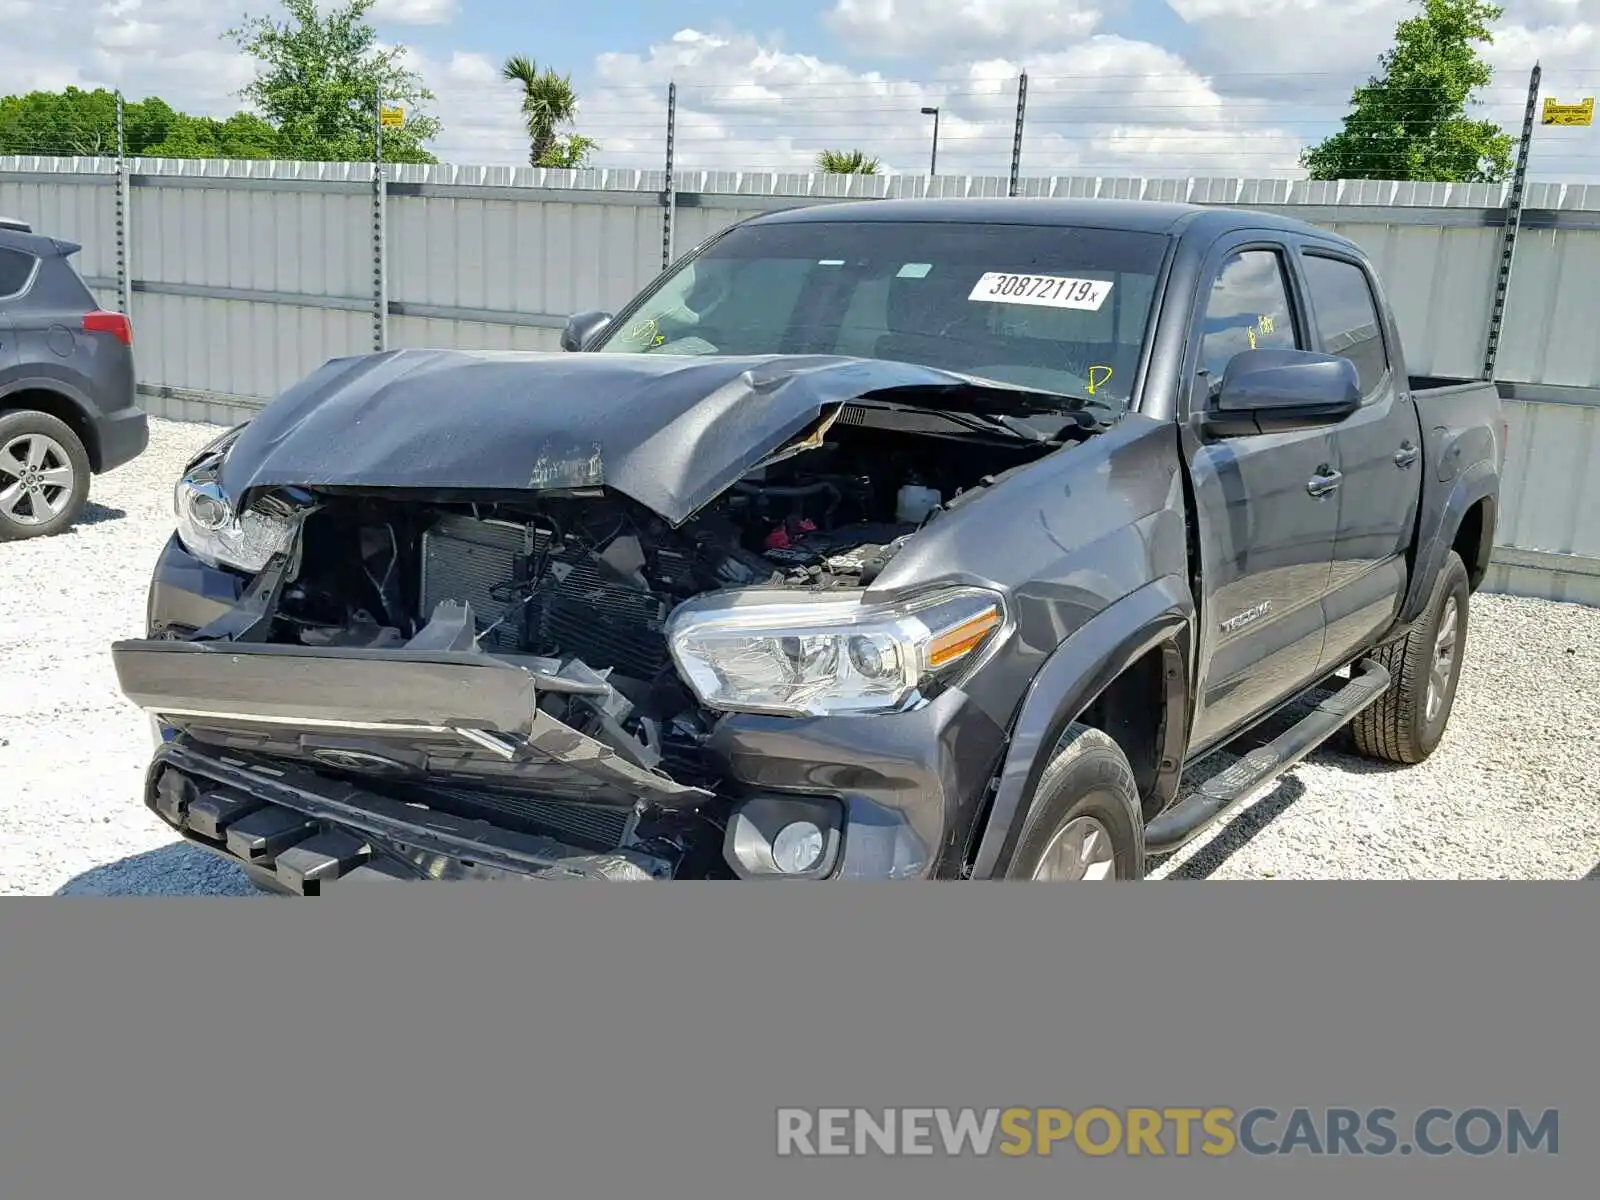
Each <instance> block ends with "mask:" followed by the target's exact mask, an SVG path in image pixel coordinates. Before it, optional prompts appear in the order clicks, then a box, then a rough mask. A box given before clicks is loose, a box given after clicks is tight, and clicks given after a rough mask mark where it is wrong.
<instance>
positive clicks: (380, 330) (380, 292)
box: [372, 87, 389, 353]
mask: <svg viewBox="0 0 1600 1200" xmlns="http://www.w3.org/2000/svg"><path fill="white" fill-rule="evenodd" d="M373 102H374V103H373V109H372V348H373V349H374V350H377V351H379V352H380V353H381V352H383V351H385V350H387V349H388V348H389V262H388V251H387V246H386V238H385V237H384V233H385V230H384V223H385V218H386V217H387V216H388V213H387V209H388V198H389V187H388V184H387V182H386V180H385V178H384V170H383V89H382V88H381V87H380V88H379V89H378V90H377V91H376V92H375V93H374V94H373Z"/></svg>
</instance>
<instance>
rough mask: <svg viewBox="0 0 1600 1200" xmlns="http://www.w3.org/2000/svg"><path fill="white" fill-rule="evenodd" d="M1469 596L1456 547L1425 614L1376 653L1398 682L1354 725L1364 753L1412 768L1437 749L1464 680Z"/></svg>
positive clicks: (1353, 735) (1353, 732)
mask: <svg viewBox="0 0 1600 1200" xmlns="http://www.w3.org/2000/svg"><path fill="white" fill-rule="evenodd" d="M1470 599H1471V586H1470V584H1469V583H1468V580H1467V568H1466V565H1465V564H1464V563H1462V561H1461V558H1460V556H1459V555H1457V554H1456V553H1455V551H1451V552H1450V555H1449V557H1448V558H1446V559H1445V564H1444V567H1443V568H1442V569H1441V570H1440V571H1439V577H1438V579H1436V580H1435V581H1434V584H1433V595H1432V597H1430V598H1429V601H1428V607H1427V608H1426V609H1425V610H1424V611H1423V613H1422V615H1421V616H1420V617H1418V618H1417V619H1416V621H1415V622H1414V623H1413V624H1412V626H1411V628H1410V629H1409V630H1408V631H1407V632H1406V635H1405V637H1403V638H1401V639H1400V640H1399V641H1397V642H1394V643H1391V644H1390V645H1388V646H1385V647H1383V648H1382V649H1381V650H1378V651H1376V652H1375V653H1374V654H1373V655H1372V657H1373V658H1374V659H1375V660H1376V661H1377V662H1378V663H1380V664H1381V665H1382V666H1384V667H1386V668H1387V669H1388V671H1389V674H1390V676H1391V677H1392V679H1393V683H1392V684H1391V685H1390V687H1389V691H1388V692H1387V693H1385V695H1384V697H1383V699H1382V700H1379V701H1378V702H1377V703H1376V704H1374V705H1373V706H1372V707H1371V708H1369V709H1367V710H1366V711H1365V712H1364V713H1362V714H1361V715H1360V716H1359V717H1357V718H1356V719H1355V721H1354V722H1352V724H1351V726H1350V738H1351V741H1352V742H1354V743H1355V748H1356V750H1357V751H1358V752H1359V753H1361V754H1363V755H1365V756H1366V757H1368V758H1373V759H1377V760H1379V761H1381V762H1392V763H1402V764H1405V765H1407V766H1409V765H1412V764H1415V763H1419V762H1422V761H1423V760H1424V759H1425V758H1427V757H1428V756H1429V755H1430V754H1432V753H1433V752H1434V750H1435V749H1437V748H1438V745H1439V741H1440V739H1441V738H1443V737H1444V731H1445V726H1446V725H1448V724H1449V723H1450V710H1451V708H1452V707H1453V706H1454V705H1455V699H1456V685H1457V684H1458V683H1459V682H1460V681H1461V659H1462V652H1463V651H1464V650H1465V649H1466V645H1467V604H1468V601H1469V600H1470Z"/></svg>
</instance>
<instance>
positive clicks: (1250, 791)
mask: <svg viewBox="0 0 1600 1200" xmlns="http://www.w3.org/2000/svg"><path fill="white" fill-rule="evenodd" d="M1389 683H1390V678H1389V672H1388V671H1387V670H1386V669H1385V668H1383V667H1381V666H1379V665H1378V664H1377V663H1375V662H1372V661H1371V660H1370V659H1369V660H1367V661H1366V662H1363V663H1362V664H1361V665H1360V667H1359V668H1357V673H1356V675H1355V677H1354V678H1353V679H1351V680H1350V682H1349V683H1347V684H1345V685H1344V687H1342V688H1340V689H1339V690H1338V691H1337V692H1335V693H1334V694H1333V695H1331V696H1329V697H1328V698H1327V699H1326V700H1324V701H1323V702H1322V703H1321V704H1319V705H1317V707H1316V708H1314V709H1312V710H1311V711H1310V712H1309V713H1307V714H1306V715H1305V716H1304V717H1302V718H1301V719H1300V720H1299V721H1297V722H1296V723H1295V724H1294V725H1292V726H1290V727H1289V728H1288V729H1286V730H1284V731H1283V732H1282V733H1280V734H1279V735H1278V736H1277V737H1275V738H1274V739H1273V740H1272V741H1270V742H1268V743H1267V744H1266V745H1265V746H1261V747H1259V748H1257V749H1255V750H1252V751H1251V752H1250V753H1249V754H1246V755H1245V756H1244V757H1243V758H1241V759H1240V760H1239V761H1238V762H1236V763H1234V764H1233V766H1231V767H1229V768H1228V769H1227V770H1226V771H1222V772H1220V773H1218V774H1217V775H1214V776H1212V777H1211V778H1210V779H1208V780H1206V781H1205V783H1203V784H1201V785H1200V787H1199V788H1198V789H1197V790H1196V791H1195V792H1193V793H1192V794H1191V795H1189V796H1187V797H1185V798H1184V799H1183V800H1181V801H1179V802H1178V803H1177V804H1175V805H1173V807H1171V808H1169V809H1168V810H1167V811H1166V812H1164V813H1162V814H1161V815H1160V816H1158V817H1157V818H1156V819H1155V820H1153V821H1151V822H1150V824H1149V825H1148V826H1147V827H1146V829H1145V852H1146V853H1147V854H1151V855H1156V854H1171V853H1172V852H1173V851H1175V850H1181V849H1182V848H1183V847H1184V846H1186V845H1188V844H1189V843H1190V842H1192V841H1193V840H1194V839H1195V838H1196V837H1198V836H1199V835H1200V834H1201V833H1203V832H1204V831H1205V830H1206V829H1207V828H1208V827H1209V826H1210V825H1211V824H1212V823H1213V822H1215V821H1217V820H1220V819H1221V818H1222V817H1223V816H1225V815H1227V814H1228V813H1229V812H1231V811H1232V810H1234V809H1236V808H1238V807H1239V806H1240V805H1242V804H1243V803H1244V802H1245V801H1246V800H1249V799H1251V798H1253V797H1255V796H1257V795H1259V794H1260V792H1261V789H1262V788H1264V787H1266V786H1267V785H1268V784H1270V783H1272V782H1274V781H1275V780H1276V779H1277V778H1278V777H1279V776H1280V775H1282V774H1283V773H1284V772H1285V771H1287V770H1288V769H1289V768H1290V767H1292V766H1294V765H1295V764H1296V763H1298V762H1300V761H1301V760H1302V759H1303V758H1305V757H1306V756H1307V755H1309V754H1310V753H1311V752H1312V751H1314V750H1316V749H1317V747H1318V746H1320V745H1322V744H1323V743H1324V742H1326V741H1327V740H1328V739H1329V738H1331V737H1332V736H1333V735H1334V734H1336V733H1338V732H1339V730H1341V729H1343V728H1344V727H1345V726H1346V725H1348V724H1350V722H1351V721H1353V720H1355V719H1356V717H1358V716H1360V715H1361V713H1363V712H1365V711H1366V710H1367V709H1369V708H1371V707H1372V706H1373V705H1374V704H1376V703H1377V702H1378V701H1379V700H1381V699H1382V698H1383V694H1384V693H1385V692H1387V691H1388V690H1389Z"/></svg>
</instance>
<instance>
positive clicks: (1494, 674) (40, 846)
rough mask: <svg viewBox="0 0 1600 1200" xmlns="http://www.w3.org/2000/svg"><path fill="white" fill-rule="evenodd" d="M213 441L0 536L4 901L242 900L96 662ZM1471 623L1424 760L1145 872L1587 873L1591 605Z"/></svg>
mask: <svg viewBox="0 0 1600 1200" xmlns="http://www.w3.org/2000/svg"><path fill="white" fill-rule="evenodd" d="M215 432H216V430H215V429H214V428H213V427H210V426H200V425H184V424H179V423H174V422H167V421H155V422H153V423H152V431H151V446H150V450H149V451H148V452H147V453H146V454H145V455H144V456H142V457H141V458H139V459H138V460H136V461H135V462H133V463H131V464H129V465H128V466H126V467H124V468H122V469H121V470H119V471H116V472H114V473H113V474H111V475H108V476H106V477H105V478H103V479H99V480H96V484H95V490H94V493H93V500H94V503H93V504H91V506H90V509H89V511H88V513H87V515H86V516H85V519H84V521H83V523H82V524H81V525H80V526H79V527H78V528H77V529H76V530H75V531H73V532H70V533H68V534H65V535H63V536H61V537H58V538H52V539H46V540H42V541H32V542H21V543H14V544H8V545H0V581H3V582H0V662H4V664H5V673H4V686H3V687H0V781H3V782H0V893H21V894H32V895H40V894H46V895H47V894H52V893H55V894H94V895H128V894H145V895H152V894H175V893H203V894H253V893H252V892H251V889H250V888H249V885H248V884H247V883H246V882H245V881H244V878H243V876H242V875H241V874H240V873H239V872H238V871H237V870H236V869H235V868H233V867H231V866H229V865H228V864H227V863H224V862H222V861H220V860H218V859H216V858H214V857H212V856H211V855H209V854H206V853H205V852H203V851H199V850H193V849H190V848H188V847H186V846H184V845H183V844H182V843H180V842H177V841H175V840H174V839H173V837H172V836H171V834H170V833H169V832H168V831H167V830H166V828H165V827H164V826H163V825H162V824H161V823H160V822H159V821H157V820H156V819H155V818H154V817H153V816H151V815H149V814H148V813H147V812H146V811H145V809H144V808H143V806H142V805H141V804H140V803H139V785H140V780H141V777H142V772H143V767H144V764H145V762H146V760H147V758H148V755H149V752H150V734H149V727H148V725H147V724H146V722H145V720H144V718H143V716H142V715H141V714H140V713H139V712H138V711H137V710H136V709H134V708H133V707H132V706H131V705H129V704H128V703H127V702H126V701H125V700H124V699H123V698H122V696H121V694H120V693H119V692H118V690H117V684H116V676H115V674H114V672H113V671H112V668H111V660H110V656H109V654H108V653H107V647H108V646H109V644H110V643H111V642H112V641H113V640H115V639H116V638H119V637H127V636H136V635H137V634H138V633H139V631H140V629H141V627H142V623H143V610H144V601H145V587H146V584H147V582H148V578H149V570H150V566H151V563H152V561H153V560H154V558H155V555H156V553H157V552H158V550H159V549H160V547H161V544H162V543H163V541H164V540H165V538H166V536H167V533H168V531H169V530H170V528H171V525H170V511H171V509H170V506H171V495H172V483H173V481H174V480H175V479H176V477H177V472H178V470H179V469H180V468H181V466H182V464H183V461H184V459H185V458H186V456H187V455H188V454H189V453H191V452H192V451H193V450H195V449H196V448H198V447H199V446H200V445H201V444H202V443H203V442H205V441H206V440H207V439H209V438H210V437H211V436H213V434H214V433H215ZM1471 630H1472V632H1471V636H1470V638H1469V640H1468V647H1467V660H1466V674H1465V678H1464V679H1463V680H1462V683H1461V687H1460V689H1459V692H1458V694H1457V697H1456V708H1455V714H1454V717H1453V719H1452V721H1451V725H1450V731H1449V733H1448V734H1447V735H1446V738H1445V742H1444V744H1443V745H1442V746H1441V747H1440V749H1439V750H1438V752H1437V753H1435V755H1434V756H1433V758H1432V759H1431V760H1429V761H1428V762H1427V763H1424V764H1423V765H1422V766H1420V767H1414V768H1410V769H1405V770H1398V769H1391V768H1386V767H1383V766H1379V765H1375V764H1372V763H1368V762H1365V761H1363V760H1361V759H1357V758H1354V757H1350V756H1347V755H1345V754H1342V753H1339V752H1337V751H1324V752H1323V753H1321V754H1319V755H1317V756H1315V757H1314V758H1312V759H1310V760H1309V761H1307V762H1306V763H1304V764H1302V765H1301V766H1299V767H1298V768H1297V769H1295V770H1294V771H1293V772H1291V773H1290V774H1289V775H1287V776H1286V777H1285V778H1284V779H1282V780H1281V781H1280V782H1279V783H1278V785H1277V787H1276V788H1275V789H1274V790H1273V791H1272V792H1271V793H1269V794H1268V795H1267V796H1265V797H1263V798H1262V799H1261V800H1259V801H1257V802H1256V803H1255V804H1254V805H1252V806H1251V807H1249V808H1247V809H1245V810H1243V811H1242V812H1240V813H1239V814H1238V815H1236V816H1235V817H1234V818H1232V819H1231V820H1230V821H1229V822H1228V823H1227V824H1226V825H1224V826H1222V827H1221V828H1219V829H1218V830H1216V831H1215V832H1214V833H1212V834H1211V835H1210V836H1209V837H1208V838H1207V839H1206V840H1205V841H1203V842H1200V843H1198V844H1197V845H1195V846H1193V847H1191V848H1189V849H1187V850H1185V851H1184V852H1183V853H1182V854H1180V855H1175V856H1172V857H1170V858H1168V859H1167V860H1165V861H1162V862H1160V863H1158V864H1153V871H1152V874H1154V875H1155V876H1157V877H1166V878H1191V879H1192V878H1216V879H1224V878H1227V879H1241V878H1242V879H1262V878H1280V879H1340V878H1368V879H1377V878H1384V879H1394V878H1407V879H1425V878H1426V879H1463V878H1466V879H1576V878H1582V877H1585V876H1589V877H1596V878H1600V798H1597V797H1600V793H1597V790H1596V786H1595V783H1594V781H1595V780H1596V779H1597V778H1600V739H1597V738H1596V737H1595V736H1594V720H1595V716H1596V714H1597V713H1600V610H1595V609H1588V608H1581V607H1578V606H1576V605H1570V604H1551V603H1546V602H1543V601H1534V600H1519V599H1512V598H1509V597H1504V596H1482V597H1478V598H1475V599H1474V601H1473V610H1472V626H1471ZM1226 761H1227V760H1221V761H1217V762H1216V763H1215V764H1214V765H1212V764H1207V765H1206V767H1205V771H1204V773H1205V774H1210V773H1212V772H1214V771H1217V770H1221V769H1222V768H1223V767H1224V766H1225V765H1226Z"/></svg>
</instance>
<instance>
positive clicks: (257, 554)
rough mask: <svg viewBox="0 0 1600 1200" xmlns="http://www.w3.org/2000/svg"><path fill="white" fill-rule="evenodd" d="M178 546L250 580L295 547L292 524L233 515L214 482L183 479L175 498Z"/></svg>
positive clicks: (251, 515)
mask: <svg viewBox="0 0 1600 1200" xmlns="http://www.w3.org/2000/svg"><path fill="white" fill-rule="evenodd" d="M172 501H173V508H174V509H175V510H176V513H177V517H178V540H179V541H180V542H182V543H183V546H184V549H186V550H188V551H189V553H190V554H192V555H194V556H195V557H196V558H198V559H200V560H201V561H202V562H207V563H210V564H211V565H212V566H224V567H236V568H237V569H239V570H241V571H249V572H251V573H252V574H253V573H255V572H258V571H261V570H263V569H264V568H265V567H266V565H267V564H268V563H269V562H271V561H272V558H273V556H274V555H276V554H285V553H287V552H288V551H289V549H290V547H291V546H292V545H293V544H294V530H295V526H294V523H293V522H292V521H288V520H284V519H283V518H281V517H273V516H268V515H266V514H264V513H258V512H244V513H235V512H234V511H233V505H232V504H231V503H229V501H228V498H227V496H225V495H223V493H222V489H221V488H219V487H218V486H217V484H216V482H215V481H214V480H211V479H208V478H204V477H196V476H194V475H186V476H185V477H184V478H182V479H180V480H179V481H178V486H177V488H176V490H175V491H174V492H173V497H172Z"/></svg>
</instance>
